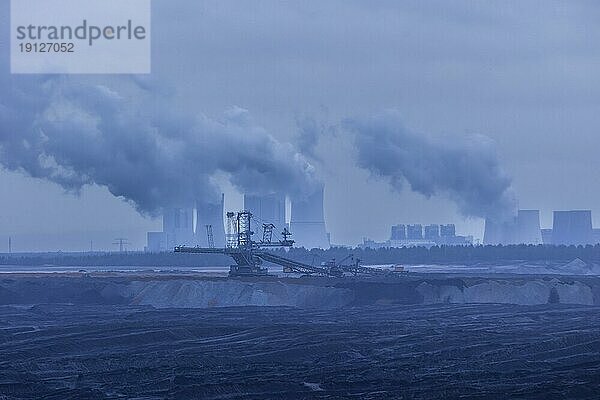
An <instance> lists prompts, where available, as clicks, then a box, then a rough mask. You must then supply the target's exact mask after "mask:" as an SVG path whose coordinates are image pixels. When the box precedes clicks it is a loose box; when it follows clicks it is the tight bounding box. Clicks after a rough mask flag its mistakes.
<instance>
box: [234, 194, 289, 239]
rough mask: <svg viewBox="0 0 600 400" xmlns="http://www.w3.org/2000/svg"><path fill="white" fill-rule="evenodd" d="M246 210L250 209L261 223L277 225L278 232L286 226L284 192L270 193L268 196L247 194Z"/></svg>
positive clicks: (245, 197)
mask: <svg viewBox="0 0 600 400" xmlns="http://www.w3.org/2000/svg"><path fill="white" fill-rule="evenodd" d="M244 210H246V211H250V212H251V213H252V215H253V216H254V217H255V218H256V219H257V220H258V222H259V223H260V224H273V225H275V228H276V229H277V232H278V233H279V232H281V231H282V230H283V228H285V227H286V224H285V195H284V194H269V195H266V196H255V195H248V194H245V195H244ZM257 230H258V228H257ZM258 232H260V231H258Z"/></svg>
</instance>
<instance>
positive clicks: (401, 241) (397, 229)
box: [359, 224, 473, 249]
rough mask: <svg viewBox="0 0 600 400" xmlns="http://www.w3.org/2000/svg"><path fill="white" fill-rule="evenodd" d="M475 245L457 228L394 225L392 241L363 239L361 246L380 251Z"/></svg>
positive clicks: (449, 225) (451, 226)
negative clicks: (416, 247)
mask: <svg viewBox="0 0 600 400" xmlns="http://www.w3.org/2000/svg"><path fill="white" fill-rule="evenodd" d="M469 244H473V237H472V236H457V235H456V226H455V225H454V224H447V225H438V224H430V225H425V226H423V225H421V224H413V225H404V224H399V225H393V226H392V231H391V235H390V239H389V240H387V241H385V242H375V241H373V240H369V239H363V243H362V244H360V245H359V247H362V248H371V249H378V248H384V247H414V246H424V247H431V246H441V245H446V246H457V245H469Z"/></svg>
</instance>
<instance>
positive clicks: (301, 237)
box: [290, 185, 329, 249]
mask: <svg viewBox="0 0 600 400" xmlns="http://www.w3.org/2000/svg"><path fill="white" fill-rule="evenodd" d="M323 191H324V186H323V185H321V186H320V187H319V188H318V189H317V190H315V191H314V192H313V193H312V194H311V195H309V196H308V197H306V198H303V199H297V200H292V215H291V221H290V230H291V231H292V235H293V236H292V238H293V239H294V240H295V241H296V244H297V245H298V246H303V247H305V248H307V249H312V248H316V247H318V248H322V249H326V248H329V238H328V235H327V230H326V228H325V217H324V214H323Z"/></svg>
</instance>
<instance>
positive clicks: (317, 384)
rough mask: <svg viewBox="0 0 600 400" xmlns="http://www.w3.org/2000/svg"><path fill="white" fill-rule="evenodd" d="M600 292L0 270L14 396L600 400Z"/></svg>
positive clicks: (5, 394) (508, 283) (481, 284)
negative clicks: (599, 398) (7, 272)
mask: <svg viewBox="0 0 600 400" xmlns="http://www.w3.org/2000/svg"><path fill="white" fill-rule="evenodd" d="M599 288H600V283H599V279H598V278H595V277H573V278H569V277H559V278H556V277H546V276H526V277H523V276H519V277H514V276H504V277H499V276H496V277H493V278H490V277H456V276H452V277H447V276H443V275H438V276H432V275H428V276H424V275H423V276H418V275H412V276H405V277H401V278H395V279H387V280H380V279H378V280H373V279H371V280H361V279H345V280H327V279H309V278H298V279H289V278H288V279H282V278H267V279H244V280H233V279H224V278H210V277H203V276H199V275H185V274H173V275H168V276H156V275H152V274H56V275H44V276H41V275H35V274H33V275H32V274H6V275H0V399H39V398H44V399H120V398H127V399H132V398H135V399H163V398H167V399H283V398H285V399H313V398H316V399H321V398H322V399H339V398H355V399H388V398H390V399H397V398H424V399H448V398H459V397H460V398H477V399H487V398H498V399H504V398H522V399H532V398H533V399H535V398H537V399H552V398H557V399H573V398H589V399H595V398H598V393H600V306H599V304H600V301H599V298H600V296H599V295H600V291H599ZM486 303H487V304H486ZM265 306H269V307H265Z"/></svg>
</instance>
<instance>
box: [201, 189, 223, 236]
mask: <svg viewBox="0 0 600 400" xmlns="http://www.w3.org/2000/svg"><path fill="white" fill-rule="evenodd" d="M224 201H225V195H223V194H221V202H220V203H217V204H203V203H201V202H198V203H197V204H198V205H197V207H196V235H195V236H196V244H197V245H199V246H200V247H208V245H209V243H208V233H207V228H206V226H207V225H210V226H211V228H212V234H213V241H214V245H215V247H225V225H224V223H223V217H224V214H223V207H224V206H223V205H224Z"/></svg>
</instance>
